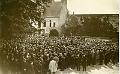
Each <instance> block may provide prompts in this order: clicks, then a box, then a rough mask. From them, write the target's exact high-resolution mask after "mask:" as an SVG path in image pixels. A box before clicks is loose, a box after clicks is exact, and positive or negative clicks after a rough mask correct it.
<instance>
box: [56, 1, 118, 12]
mask: <svg viewBox="0 0 120 74" xmlns="http://www.w3.org/2000/svg"><path fill="white" fill-rule="evenodd" d="M56 1H60V0H56ZM67 8H68V10H69V13H70V14H72V13H73V12H74V13H75V14H118V13H119V0H67Z"/></svg>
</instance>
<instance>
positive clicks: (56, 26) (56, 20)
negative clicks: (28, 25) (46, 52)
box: [41, 17, 59, 33]
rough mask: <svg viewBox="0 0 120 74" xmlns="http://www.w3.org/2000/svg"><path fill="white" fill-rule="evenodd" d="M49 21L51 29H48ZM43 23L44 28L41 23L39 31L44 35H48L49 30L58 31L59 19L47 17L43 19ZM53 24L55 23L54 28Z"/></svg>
mask: <svg viewBox="0 0 120 74" xmlns="http://www.w3.org/2000/svg"><path fill="white" fill-rule="evenodd" d="M50 20H51V27H50ZM45 21H46V27H44V24H43V23H42V24H41V29H44V30H45V33H50V30H51V29H57V30H58V27H59V23H58V21H59V18H55V17H54V18H53V17H48V18H45ZM54 22H55V27H54Z"/></svg>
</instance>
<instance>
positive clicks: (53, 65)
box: [49, 57, 59, 74]
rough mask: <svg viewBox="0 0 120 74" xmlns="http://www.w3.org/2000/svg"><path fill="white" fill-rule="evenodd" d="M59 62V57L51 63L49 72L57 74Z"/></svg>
mask: <svg viewBox="0 0 120 74" xmlns="http://www.w3.org/2000/svg"><path fill="white" fill-rule="evenodd" d="M58 61H59V58H58V57H54V58H53V60H51V61H50V63H49V70H50V73H51V74H55V73H56V72H57V68H58Z"/></svg>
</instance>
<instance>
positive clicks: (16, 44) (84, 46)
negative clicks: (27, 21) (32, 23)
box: [0, 35, 119, 74]
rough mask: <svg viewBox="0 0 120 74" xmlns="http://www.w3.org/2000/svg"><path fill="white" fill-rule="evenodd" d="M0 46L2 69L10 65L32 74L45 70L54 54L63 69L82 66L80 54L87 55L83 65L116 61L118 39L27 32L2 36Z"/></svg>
mask: <svg viewBox="0 0 120 74" xmlns="http://www.w3.org/2000/svg"><path fill="white" fill-rule="evenodd" d="M0 45H1V46H0V60H2V61H1V62H0V63H2V65H3V67H5V69H6V68H9V67H10V69H11V70H16V71H18V72H19V71H20V72H27V73H32V74H33V72H34V73H36V74H37V73H41V74H43V72H44V73H45V72H47V71H48V65H49V62H50V60H52V59H53V57H55V56H57V57H58V58H59V62H58V68H59V69H62V70H64V69H66V68H69V67H71V68H75V67H77V66H82V64H83V63H82V57H83V56H85V57H86V66H88V65H96V64H100V65H102V64H106V65H107V63H109V62H112V63H113V64H116V63H117V62H118V53H119V48H118V42H113V41H112V40H109V39H100V38H91V37H81V36H70V37H65V36H61V37H45V36H39V35H27V36H26V37H25V38H19V37H18V38H14V39H8V40H5V39H2V40H0ZM108 57H109V58H108ZM79 59H80V60H79ZM91 59H92V60H93V61H92V60H91ZM77 68H78V70H79V67H77ZM3 69H4V68H3ZM27 73H26V74H27ZM22 74H24V73H22Z"/></svg>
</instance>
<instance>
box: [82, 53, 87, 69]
mask: <svg viewBox="0 0 120 74" xmlns="http://www.w3.org/2000/svg"><path fill="white" fill-rule="evenodd" d="M82 66H83V71H86V66H87V58H86V56H85V54H83V57H82Z"/></svg>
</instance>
